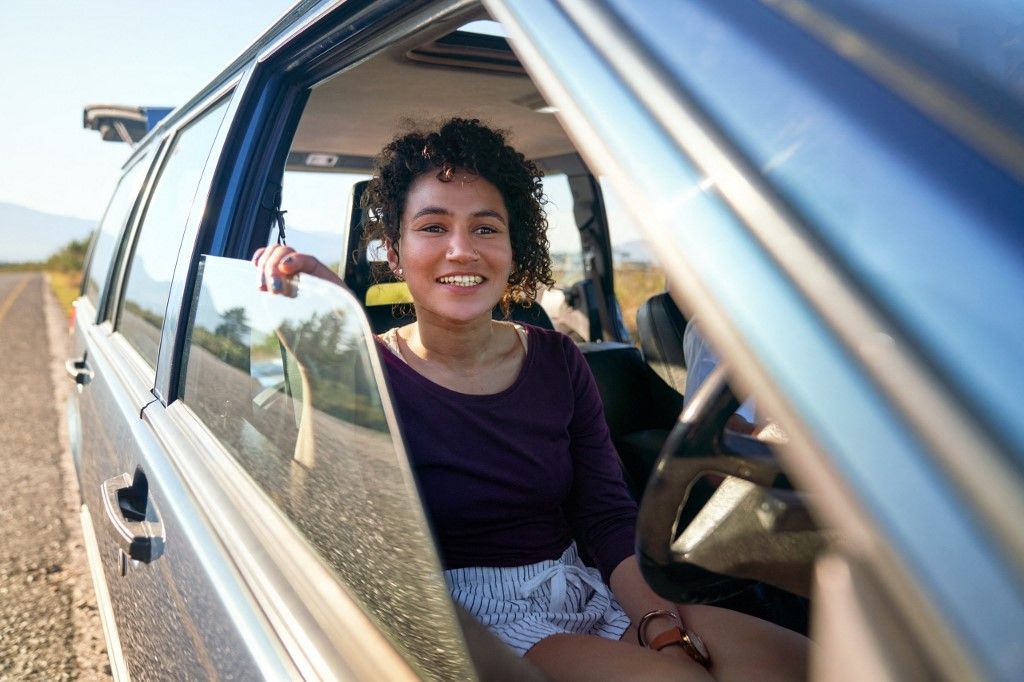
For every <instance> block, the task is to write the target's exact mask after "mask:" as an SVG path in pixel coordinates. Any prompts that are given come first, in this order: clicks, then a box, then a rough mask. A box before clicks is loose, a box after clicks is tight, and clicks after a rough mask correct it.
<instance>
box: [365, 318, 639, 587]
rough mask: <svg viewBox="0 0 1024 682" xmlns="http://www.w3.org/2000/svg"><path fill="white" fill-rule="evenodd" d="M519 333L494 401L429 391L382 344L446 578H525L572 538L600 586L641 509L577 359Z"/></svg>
mask: <svg viewBox="0 0 1024 682" xmlns="http://www.w3.org/2000/svg"><path fill="white" fill-rule="evenodd" d="M524 326H525V327H526V328H527V330H528V338H529V343H528V349H529V350H528V352H527V354H526V360H525V362H524V363H523V367H522V369H521V370H520V372H519V377H518V378H517V379H516V380H515V382H514V383H513V384H512V385H511V386H509V387H508V388H507V389H505V390H504V391H501V392H500V393H494V394H491V395H467V394H465V393H458V392H456V391H452V390H450V389H447V388H445V387H443V386H440V385H438V384H435V383H434V382H432V381H430V380H429V379H427V378H426V377H424V376H422V375H420V374H419V373H417V372H416V371H415V370H413V369H412V368H411V367H409V365H407V364H405V362H403V361H402V360H401V358H398V357H396V356H395V354H394V353H392V352H391V351H390V350H389V349H388V348H387V346H385V345H384V344H383V342H381V341H380V340H378V343H379V344H380V350H381V353H380V355H381V357H382V358H383V362H384V367H385V368H386V372H387V375H388V380H389V382H390V385H391V394H392V398H393V400H394V402H395V405H396V407H397V410H398V415H399V418H400V422H401V424H402V430H403V436H404V437H405V443H406V445H407V447H408V450H409V457H410V458H411V459H412V464H413V468H414V469H415V471H416V474H417V477H418V479H419V485H420V492H421V494H422V496H423V499H424V503H425V504H426V508H427V511H428V513H429V516H430V518H431V521H432V523H433V527H434V532H435V533H436V535H437V538H438V541H439V543H440V549H441V557H442V560H443V561H444V564H445V568H446V569H448V568H465V567H467V566H522V565H525V564H532V563H536V562H538V561H543V560H545V559H557V558H558V557H559V556H561V554H562V552H564V551H565V548H566V547H568V545H569V543H570V541H571V540H572V539H573V538H575V539H576V540H577V542H578V543H579V545H580V548H581V550H582V553H583V556H585V557H587V558H588V559H589V560H590V561H591V562H592V563H594V564H595V565H596V566H597V567H598V569H600V571H601V575H602V576H603V577H604V579H605V581H607V580H608V577H609V575H610V574H611V572H612V570H613V569H614V568H615V567H616V566H618V564H619V563H620V562H621V561H622V560H623V559H625V558H626V557H628V556H631V555H632V554H633V548H634V529H635V526H636V503H635V502H634V501H633V499H632V498H631V497H630V496H629V493H628V492H627V490H626V486H625V484H624V483H623V480H622V471H621V469H620V468H619V461H618V456H617V455H616V453H615V449H614V447H613V446H612V442H611V437H610V436H609V434H608V426H607V424H606V423H605V420H604V411H603V407H602V404H601V396H600V394H598V392H597V386H596V385H595V384H594V378H593V376H591V374H590V368H589V367H587V364H586V361H585V360H584V359H583V355H582V354H581V353H580V351H579V349H577V348H576V345H575V344H574V343H573V342H572V340H571V339H569V338H568V337H567V336H565V335H564V334H561V333H558V332H553V331H549V330H546V329H541V328H540V327H533V326H529V325H524Z"/></svg>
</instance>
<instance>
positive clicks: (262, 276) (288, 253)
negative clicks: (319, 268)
mask: <svg viewBox="0 0 1024 682" xmlns="http://www.w3.org/2000/svg"><path fill="white" fill-rule="evenodd" d="M296 256H302V254H297V253H296V251H295V249H293V248H292V247H290V246H284V245H282V244H271V245H270V246H266V247H263V248H260V249H257V250H256V253H254V254H253V257H252V262H253V264H254V265H255V266H256V270H257V271H258V272H259V288H260V291H269V292H270V293H273V294H281V293H285V278H286V277H289V276H291V275H294V274H296V273H298V272H310V271H311V270H312V267H311V266H310V264H309V261H312V263H313V264H314V265H313V267H315V264H316V263H317V262H318V261H317V260H316V259H315V258H313V257H312V256H302V259H303V265H305V267H308V268H310V269H309V270H304V269H303V268H301V267H298V268H297V267H295V265H296V260H297V259H296Z"/></svg>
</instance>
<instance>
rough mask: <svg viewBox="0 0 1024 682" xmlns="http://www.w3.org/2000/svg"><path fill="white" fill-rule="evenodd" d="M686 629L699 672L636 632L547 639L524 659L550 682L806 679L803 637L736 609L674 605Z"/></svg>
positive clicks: (675, 652) (682, 656)
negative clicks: (703, 648) (693, 639)
mask: <svg viewBox="0 0 1024 682" xmlns="http://www.w3.org/2000/svg"><path fill="white" fill-rule="evenodd" d="M679 614H680V616H681V618H682V619H683V623H685V625H686V627H687V629H689V630H692V631H693V632H696V633H697V634H698V635H700V637H701V639H703V640H704V643H705V644H706V645H707V647H708V651H709V653H710V654H711V667H710V669H708V670H705V669H704V668H702V667H701V666H699V665H698V664H697V663H695V662H694V661H693V660H692V659H690V658H689V657H687V656H686V654H685V653H684V652H683V651H682V649H680V648H678V647H671V648H670V649H667V650H665V651H652V650H651V649H645V648H643V647H640V646H639V645H637V644H636V629H635V628H634V627H632V626H630V628H629V629H628V630H626V632H625V634H624V635H623V636H622V639H621V640H620V641H613V640H608V639H603V638H601V637H595V636H591V635H553V636H551V637H546V638H544V639H542V640H541V641H540V642H538V643H537V644H535V645H534V646H533V648H532V649H530V650H529V651H528V652H527V653H526V658H527V660H529V661H530V662H531V663H533V664H534V665H535V666H537V667H538V668H539V669H540V670H541V672H542V673H544V675H546V676H547V677H549V678H551V679H553V680H595V679H600V680H639V679H644V680H712V679H715V680H759V681H760V680H766V681H771V680H802V679H805V678H806V676H807V649H808V645H809V643H808V640H807V638H805V637H803V636H802V635H799V634H797V633H795V632H792V631H790V630H786V629H785V628H781V627H779V626H777V625H774V624H772V623H769V622H768V621H765V620H761V619H759V618H754V617H752V616H748V615H746V614H743V613H739V612H738V611H730V610H728V609H720V608H716V607H714V606H697V605H680V606H679Z"/></svg>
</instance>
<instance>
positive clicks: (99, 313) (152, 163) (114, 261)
mask: <svg viewBox="0 0 1024 682" xmlns="http://www.w3.org/2000/svg"><path fill="white" fill-rule="evenodd" d="M154 144H155V145H159V144H160V143H159V142H155V143H154ZM161 152H162V149H161V148H160V147H159V146H157V147H156V148H153V147H147V148H146V149H144V150H141V151H140V153H139V154H134V155H133V156H132V157H131V158H130V159H129V160H128V161H127V162H126V163H125V164H124V166H122V168H121V177H120V179H119V180H118V183H117V186H116V187H115V189H114V194H112V195H111V196H110V201H108V202H107V208H106V209H105V210H104V211H103V217H102V218H101V219H100V221H99V222H98V223H97V224H96V235H95V236H94V237H93V240H92V244H91V245H90V247H89V253H88V255H87V257H86V260H85V265H84V266H83V269H82V272H83V273H84V274H83V277H82V288H81V291H80V294H81V296H83V297H85V298H86V299H87V300H88V296H87V295H86V291H87V289H88V286H89V275H90V272H91V271H92V267H93V262H92V261H93V258H94V257H95V255H96V254H95V251H96V245H97V243H98V242H99V237H100V227H101V226H102V225H103V221H104V220H106V218H107V213H108V212H109V211H110V208H111V205H112V204H113V202H114V196H115V195H116V194H117V192H118V190H120V189H121V183H122V182H124V180H125V178H126V176H127V175H128V173H130V172H132V171H133V170H135V168H136V167H138V165H139V164H141V163H146V159H147V158H149V157H150V155H151V156H152V158H150V160H149V167H148V168H147V169H146V172H145V173H144V174H143V177H142V182H141V183H140V184H139V188H138V189H137V190H136V193H135V197H134V199H132V203H131V207H130V208H129V209H128V213H127V214H126V216H125V218H124V221H123V222H122V224H121V227H120V228H119V229H118V231H117V234H116V235H115V237H114V249H113V251H112V252H111V254H110V261H109V262H108V263H107V265H106V268H107V269H106V273H105V274H104V276H103V277H101V278H98V279H100V280H101V281H100V283H99V284H100V291H99V296H98V297H97V298H96V302H95V304H94V306H95V310H96V316H95V318H94V319H93V321H92V322H93V324H97V325H100V324H103V323H104V322H106V321H108V320H109V317H110V316H109V314H108V311H109V310H110V308H109V306H110V301H112V300H116V298H117V287H118V286H119V285H120V280H119V277H118V274H119V270H120V267H121V260H122V258H123V252H124V245H125V243H126V241H127V239H128V235H130V234H131V233H132V229H133V225H134V224H135V219H136V217H137V216H138V212H139V207H140V206H141V205H142V204H143V202H144V201H145V198H146V197H147V196H148V193H149V185H150V180H151V179H152V176H153V169H154V168H156V163H157V160H158V159H159V157H160V154H161ZM89 302H90V304H92V301H89Z"/></svg>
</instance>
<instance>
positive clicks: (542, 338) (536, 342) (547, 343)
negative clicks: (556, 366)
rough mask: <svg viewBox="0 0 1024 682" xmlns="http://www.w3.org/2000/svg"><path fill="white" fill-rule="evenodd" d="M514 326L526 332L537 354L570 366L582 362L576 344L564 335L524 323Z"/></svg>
mask: <svg viewBox="0 0 1024 682" xmlns="http://www.w3.org/2000/svg"><path fill="white" fill-rule="evenodd" d="M516 324H518V325H520V326H521V327H522V328H523V329H525V330H526V335H527V338H528V339H529V343H530V344H531V347H535V348H536V349H537V351H538V353H539V354H542V355H547V356H553V357H561V358H564V359H565V360H566V361H567V362H568V363H569V364H570V365H575V364H577V363H578V362H581V361H582V358H583V355H582V354H581V353H580V350H579V348H578V347H577V346H576V342H575V341H573V340H572V339H571V338H570V337H569V336H567V335H566V334H563V333H562V332H560V331H558V330H555V329H548V328H546V327H538V326H536V325H532V324H528V323H525V322H516Z"/></svg>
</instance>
